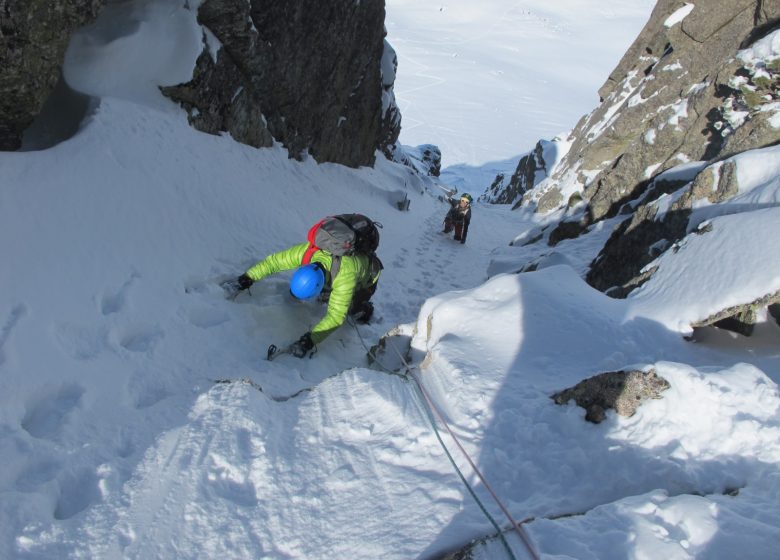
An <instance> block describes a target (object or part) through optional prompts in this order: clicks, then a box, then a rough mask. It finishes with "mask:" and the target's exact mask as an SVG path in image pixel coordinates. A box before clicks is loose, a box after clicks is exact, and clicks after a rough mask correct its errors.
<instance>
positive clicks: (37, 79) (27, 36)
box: [0, 0, 105, 151]
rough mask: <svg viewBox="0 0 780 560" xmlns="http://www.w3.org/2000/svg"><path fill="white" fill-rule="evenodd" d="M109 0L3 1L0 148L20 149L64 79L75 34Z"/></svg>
mask: <svg viewBox="0 0 780 560" xmlns="http://www.w3.org/2000/svg"><path fill="white" fill-rule="evenodd" d="M104 3H105V0H4V1H3V2H1V3H0V57H1V58H0V67H1V68H2V71H0V150H6V151H9V150H17V149H19V148H20V147H21V145H22V135H23V133H24V131H25V129H27V127H29V126H30V124H31V123H32V122H33V120H34V119H35V117H36V116H37V115H38V114H39V113H40V111H41V108H42V107H43V105H44V103H45V101H46V99H47V98H48V97H49V95H50V94H51V93H52V92H53V91H54V89H55V87H56V86H57V83H58V81H59V79H60V74H61V71H60V69H61V67H62V61H63V59H64V57H65V50H66V48H67V46H68V41H69V39H70V36H71V34H72V33H73V31H75V30H76V29H77V28H79V27H81V26H83V25H86V24H88V23H90V22H92V21H94V20H95V18H97V15H98V13H99V12H100V9H101V8H102V7H103V4H104Z"/></svg>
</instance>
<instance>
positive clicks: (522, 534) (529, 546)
mask: <svg viewBox="0 0 780 560" xmlns="http://www.w3.org/2000/svg"><path fill="white" fill-rule="evenodd" d="M407 369H408V371H409V375H411V377H412V379H414V382H415V383H416V384H417V386H418V387H419V388H420V392H421V393H422V394H423V397H425V400H426V402H427V403H428V406H430V407H431V410H433V411H434V412H435V413H436V417H437V418H438V419H439V421H440V422H441V423H442V424H443V425H444V427H445V428H447V433H449V434H450V437H451V438H452V439H453V441H454V442H455V444H456V445H457V446H458V449H460V451H461V453H463V456H464V457H465V458H466V460H467V461H468V462H469V465H471V468H472V469H473V470H474V472H475V473H476V474H477V476H478V477H479V479H480V480H481V481H482V484H483V485H484V486H485V488H487V490H488V492H490V495H491V496H492V497H493V500H495V502H496V503H497V504H498V507H499V508H501V511H503V512H504V515H506V517H507V519H509V522H510V523H511V524H512V526H513V527H514V529H515V531H517V534H518V535H519V536H520V538H521V539H522V540H523V544H525V546H526V548H527V549H528V552H529V553H530V554H531V557H532V558H534V560H539V555H538V554H537V553H536V550H535V549H534V547H533V545H532V544H531V539H530V538H529V537H528V535H527V534H526V532H525V530H524V529H523V528H522V526H521V523H518V522H517V521H515V518H514V517H512V514H511V513H509V510H508V509H507V508H506V506H504V504H503V503H502V502H501V500H500V499H499V498H498V496H497V495H496V493H495V492H494V491H493V488H491V486H490V484H488V482H487V480H485V477H484V476H482V473H481V472H480V470H479V469H478V468H477V465H475V464H474V461H473V460H472V459H471V456H470V455H469V454H468V453H467V452H466V450H465V449H464V448H463V446H462V445H461V443H460V440H458V438H457V437H456V436H455V434H454V433H453V432H452V429H450V426H449V424H448V423H447V421H446V420H445V419H444V416H443V415H442V413H441V412H440V411H439V409H438V407H437V406H436V405H435V404H434V403H433V400H432V399H431V397H430V396H429V395H428V392H427V391H426V390H425V387H423V384H422V383H421V382H420V380H419V379H418V378H417V376H416V375H415V374H414V371H412V369H411V368H407ZM523 523H525V521H524V522H523Z"/></svg>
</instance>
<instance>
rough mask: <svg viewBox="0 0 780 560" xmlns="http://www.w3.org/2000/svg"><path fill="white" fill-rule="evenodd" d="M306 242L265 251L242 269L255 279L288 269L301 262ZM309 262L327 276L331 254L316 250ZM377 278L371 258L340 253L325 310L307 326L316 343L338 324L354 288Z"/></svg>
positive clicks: (345, 313) (346, 310)
mask: <svg viewBox="0 0 780 560" xmlns="http://www.w3.org/2000/svg"><path fill="white" fill-rule="evenodd" d="M308 247H309V244H308V243H301V244H300V245H294V246H292V247H290V248H289V249H285V250H284V251H279V252H278V253H273V254H272V255H268V256H267V257H266V258H265V259H263V260H262V261H260V262H259V263H257V264H256V265H254V266H253V267H252V268H250V269H249V270H247V271H246V274H247V275H248V276H249V277H250V278H251V279H252V280H253V281H255V282H257V281H258V280H261V279H263V278H265V277H266V276H269V275H271V274H274V273H276V272H281V271H282V270H292V269H294V268H298V267H299V266H301V259H303V254H304V253H305V252H306V249H308ZM311 262H317V263H320V264H322V266H323V267H325V270H327V271H328V277H330V270H331V267H332V266H333V256H332V255H331V254H330V253H327V252H325V251H316V252H315V253H314V254H313V255H312V258H311ZM377 280H379V272H378V271H377V272H375V273H374V272H372V267H371V261H370V259H369V258H368V257H367V256H365V255H354V256H343V257H341V264H340V266H339V271H338V274H336V279H335V281H333V282H332V284H331V289H332V291H331V293H330V299H329V300H328V311H327V313H325V316H324V317H323V318H322V319H320V322H319V323H317V324H316V325H315V326H314V328H313V329H312V330H311V339H312V341H314V343H315V344H319V343H320V342H322V341H323V340H325V338H327V337H328V335H330V334H331V333H332V332H333V331H335V330H336V329H337V328H339V327H340V326H341V325H342V323H344V321H345V320H346V318H347V313H349V308H350V306H351V305H352V298H353V297H354V295H355V291H356V290H358V289H361V288H368V287H370V286H371V285H372V284H375V283H376V282H377Z"/></svg>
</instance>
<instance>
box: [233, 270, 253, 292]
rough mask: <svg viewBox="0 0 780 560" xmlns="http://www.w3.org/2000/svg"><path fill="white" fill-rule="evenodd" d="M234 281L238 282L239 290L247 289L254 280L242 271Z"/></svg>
mask: <svg viewBox="0 0 780 560" xmlns="http://www.w3.org/2000/svg"><path fill="white" fill-rule="evenodd" d="M236 283H237V284H238V289H239V290H248V289H249V288H250V287H251V286H252V284H254V283H255V281H254V280H252V279H251V278H250V277H249V276H248V275H247V274H246V273H244V274H242V275H241V276H239V277H238V279H237V280H236Z"/></svg>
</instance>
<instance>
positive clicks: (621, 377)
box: [550, 370, 670, 424]
mask: <svg viewBox="0 0 780 560" xmlns="http://www.w3.org/2000/svg"><path fill="white" fill-rule="evenodd" d="M669 387H670V385H669V382H668V381H667V380H666V379H664V378H663V377H660V376H659V375H658V374H656V372H655V370H650V371H646V372H645V371H608V372H606V373H600V374H599V375H596V376H594V377H591V378H589V379H585V380H584V381H580V382H579V383H577V385H575V386H574V387H571V388H569V389H565V390H563V391H559V392H558V393H555V394H554V395H552V397H550V398H552V399H553V400H554V401H555V403H556V404H566V403H568V402H569V401H570V400H572V399H574V402H576V403H577V405H578V406H581V407H582V408H584V409H585V410H586V414H585V420H587V421H588V422H593V423H594V424H598V423H600V422H601V421H603V420H604V419H605V418H606V417H607V416H606V411H607V410H608V409H613V410H614V411H615V412H617V413H618V414H620V415H621V416H633V415H634V413H635V412H636V409H637V408H639V405H641V404H642V403H643V402H644V401H646V400H647V399H660V398H662V395H661V392H663V391H665V390H667V389H668V388H669Z"/></svg>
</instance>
